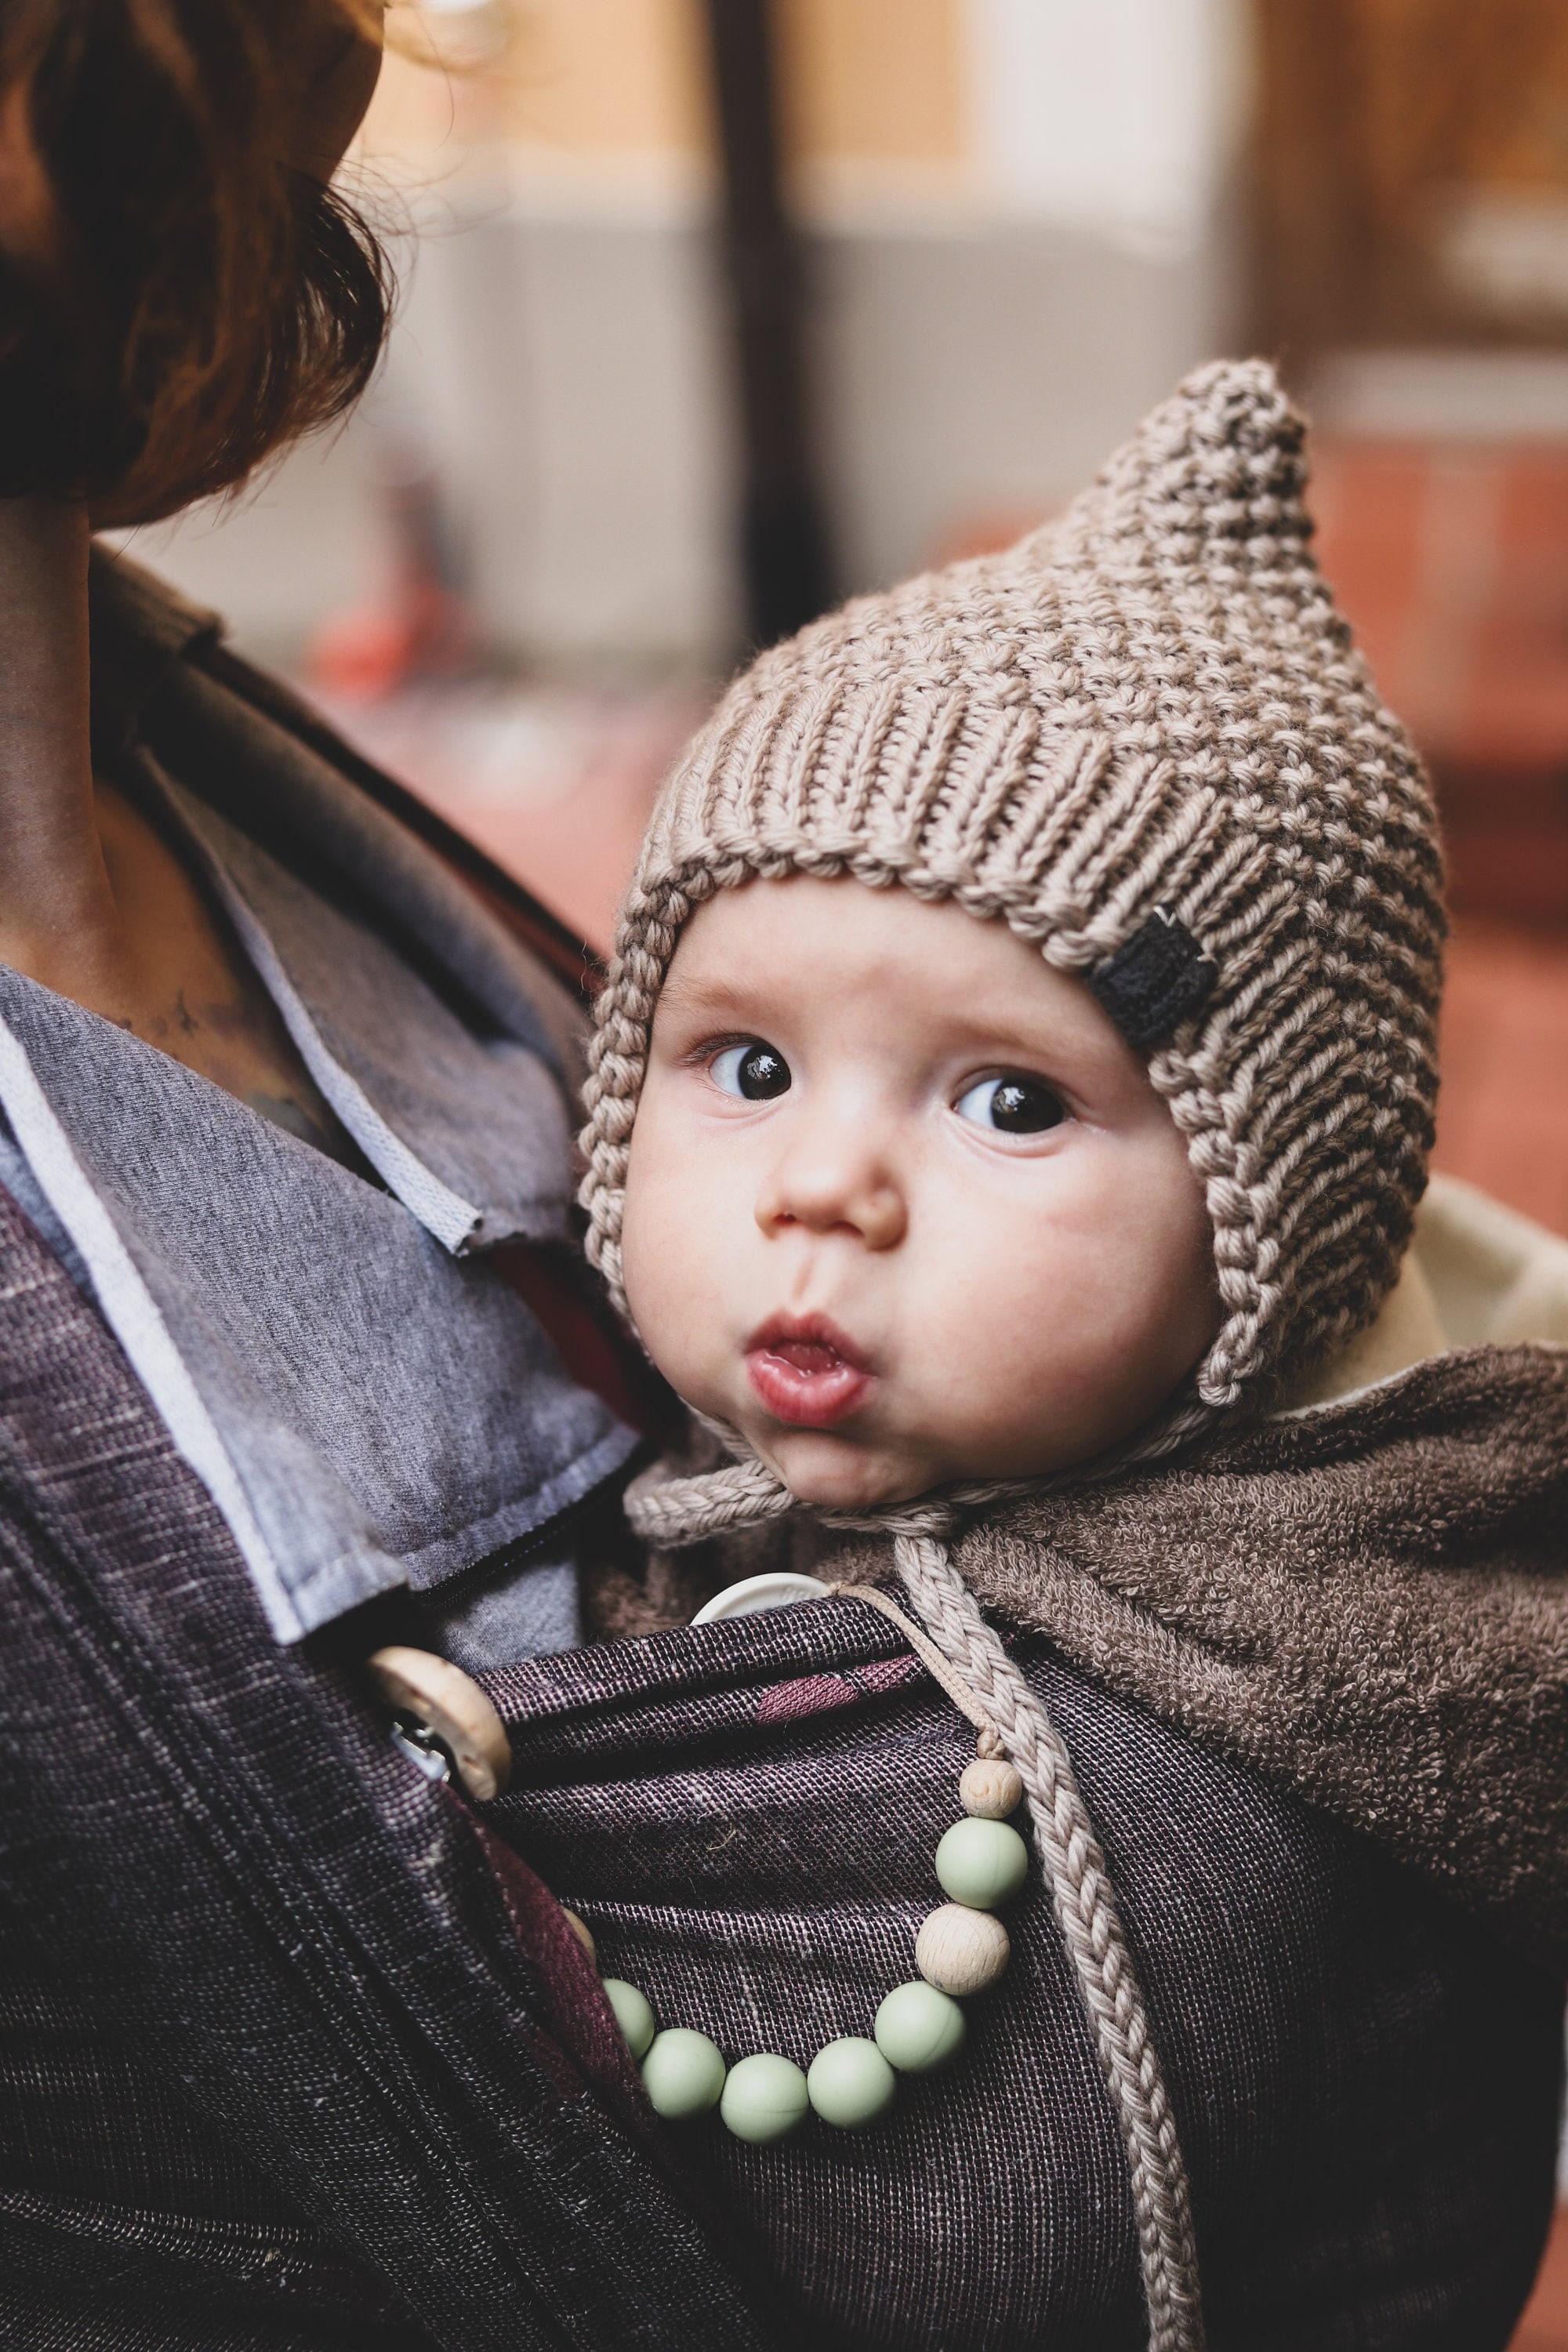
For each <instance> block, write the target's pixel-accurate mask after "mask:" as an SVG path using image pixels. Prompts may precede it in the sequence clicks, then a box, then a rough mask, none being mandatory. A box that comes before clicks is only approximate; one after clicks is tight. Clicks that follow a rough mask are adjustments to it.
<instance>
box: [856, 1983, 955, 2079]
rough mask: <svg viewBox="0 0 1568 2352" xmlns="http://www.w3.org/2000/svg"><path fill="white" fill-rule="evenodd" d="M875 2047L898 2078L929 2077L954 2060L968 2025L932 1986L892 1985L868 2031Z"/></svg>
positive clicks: (947, 1995) (952, 2003)
mask: <svg viewBox="0 0 1568 2352" xmlns="http://www.w3.org/2000/svg"><path fill="white" fill-rule="evenodd" d="M871 2030H872V2032H874V2033H875V2035H876V2037H877V2047H878V2049H879V2051H880V2052H881V2053H882V2055H883V2057H884V2058H885V2059H886V2060H887V2061H888V2063H889V2065H891V2066H896V2067H897V2068H898V2070H899V2072H900V2074H931V2072H932V2071H933V2069H934V2068H936V2067H938V2066H945V2065H946V2063H947V2062H948V2060H949V2059H950V2058H956V2057H957V2055H958V2053H959V2052H960V2051H961V2050H962V2049H963V2037H964V2035H965V2034H966V2033H967V2032H968V2031H969V2021H968V2019H967V2018H966V2017H965V2016H964V2014H963V2010H961V2009H960V2007H959V2005H958V2003H957V2002H956V2001H955V2000H953V1998H952V1994H951V1993H947V1992H938V1990H937V1989H936V1987H935V1985H929V1984H922V1983H921V1980H920V1979H919V1978H918V1977H917V1978H916V1979H915V1980H914V1982H913V1983H912V1984H901V1985H895V1986H894V1987H893V1990H892V1991H891V1992H890V1993H889V1995H888V1998H887V2000H885V2001H884V2002H883V2003H882V2006H881V2008H880V2009H879V2011H877V2022H876V2024H875V2025H874V2026H873V2027H872V2029H871Z"/></svg>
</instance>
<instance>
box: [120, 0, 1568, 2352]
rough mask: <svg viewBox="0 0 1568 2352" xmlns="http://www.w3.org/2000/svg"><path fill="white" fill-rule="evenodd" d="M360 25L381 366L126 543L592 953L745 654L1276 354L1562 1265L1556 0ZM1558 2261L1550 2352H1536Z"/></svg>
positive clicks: (1473, 1085)
mask: <svg viewBox="0 0 1568 2352" xmlns="http://www.w3.org/2000/svg"><path fill="white" fill-rule="evenodd" d="M391 21H392V23H393V25H394V26H395V40H396V43H397V46H398V48H399V50H400V52H401V53H400V54H395V55H394V56H392V57H391V58H389V60H388V64H387V67H386V70H385V74H384V80H383V84H382V88H381V91H380V93H379V96H378V98H377V100H376V104H375V107H374V112H373V114H372V117H371V119H370V121H369V123H368V125H367V129H366V132H365V135H364V137H363V142H362V146H361V150H360V151H359V152H358V155H357V159H356V161H355V162H354V164H353V174H352V177H353V185H354V190H355V193H356V194H358V196H359V198H360V200H361V202H362V203H363V205H364V207H365V209H366V210H367V212H368V213H369V215H371V217H372V218H373V220H374V222H375V223H376V224H377V226H379V227H380V228H381V229H382V230H383V231H384V233H385V234H386V235H387V236H389V238H390V241H391V243H392V246H393V249H394V252H395V259H396V264H397V268H398V271H399V275H400V278H401V280H402V283H403V289H404V292H403V301H402V308H401V314H400V320H399V323H398V326H397V329H396V331H395V336H394V339H393V342H392V347H391V350H390V352H389V355H388V359H387V362H386V365H385V368H384V372H383V374H382V376H381V378H380V380H379V382H378V383H377V385H376V387H375V389H374V392H373V394H371V396H370V398H369V399H368V400H367V401H366V403H365V404H364V405H363V409H362V410H361V412H360V413H359V415H357V416H356V417H355V418H354V419H353V422H352V423H351V424H350V425H348V426H347V427H346V428H344V429H343V430H342V431H340V432H339V433H337V434H335V435H333V436H328V437H326V438H324V439H322V440H320V441H318V442H316V443H315V444H313V445H311V446H308V447H306V448H304V449H301V450H299V451H297V452H295V453H294V454H293V455H291V456H290V457H289V458H288V459H287V460H286V462H285V463H284V464H283V465H282V466H281V467H279V468H278V469H277V470H276V471H275V472H274V473H273V474H272V475H271V476H270V477H269V478H268V479H267V480H266V482H265V483H264V484H263V485H262V486H261V487H260V488H258V490H256V491H254V492H253V493H252V494H250V495H249V496H247V498H246V499H244V500H242V501H241V502H239V503H238V504H237V505H231V506H229V507H226V508H224V509H219V510H217V511H213V512H206V511H198V512H197V513H196V514H195V515H194V516H190V517H186V518H184V519H183V520H181V521H180V522H179V523H178V524H177V525H174V526H163V527H161V528H159V529H158V530H147V531H142V532H139V533H136V534H133V535H132V541H131V544H132V551H133V552H134V553H135V554H136V555H138V556H139V557H140V558H141V559H142V560H143V561H144V562H150V563H153V564H154V565H155V566H157V567H158V568H159V569H161V570H162V571H163V572H165V573H166V574H167V575H168V576H170V577H171V578H173V579H174V581H175V582H177V583H179V584H180V585H182V586H183V587H184V588H185V589H186V590H187V591H188V592H189V593H193V594H194V595H195V596H196V597H198V598H201V599H205V600H207V601H210V602H211V603H213V604H216V605H218V606H219V607H220V608H221V609H222V610H223V611H224V612H225V613H226V614H227V615H228V617H229V619H230V621H231V623H232V625H233V628H234V632H235V635H236V637H237V642H238V643H239V645H240V646H241V647H242V648H243V649H245V650H246V651H247V652H249V653H251V654H252V655H255V656H258V657H260V658H262V659H264V660H268V661H270V662H274V663H277V664H279V665H280V666H281V667H284V668H286V669H287V670H289V672H291V673H292V674H293V675H294V676H295V677H297V678H298V679H299V680H300V683H302V684H303V685H304V687H305V688H306V690H307V691H308V692H309V693H310V694H311V695H312V696H313V697H314V698H316V699H317V700H318V701H319V702H321V704H323V705H324V706H325V707H326V709H327V710H328V711H329V714H330V715H331V718H332V719H333V720H334V721H335V723H336V724H337V725H338V726H339V727H340V728H341V729H342V730H343V731H344V732H345V733H346V734H348V735H349V736H350V737H352V738H353V740H355V741H356V742H358V743H359V744H360V745H362V746H363V748H364V749H366V750H367V751H369V752H370V753H371V754H372V755H373V756H374V757H375V758H377V759H379V760H380V761H382V762H383V764H384V765H385V766H388V767H390V768H391V769H392V770H393V771H394V772H396V773H398V774H399V775H400V776H402V777H403V779H404V780H405V782H409V783H411V784H412V785H413V786H414V787H415V788H416V790H418V791H419V792H421V793H424V794H425V795H426V796H427V797H428V798H429V799H430V800H431V801H433V802H434V803H437V805H438V806H439V807H440V808H441V809H442V810H443V812H444V813H445V814H447V816H448V817H450V818H451V819H452V820H453V821H454V822H455V823H457V824H458V825H460V826H462V827H464V828H465V829H466V830H467V831H468V832H469V833H470V834H472V835H475V836H476V837H477V838H478V839H479V841H481V842H482V843H483V844H484V845H486V846H487V847H488V848H489V849H490V850H491V851H492V853H493V854H494V855H495V856H498V857H499V858H500V859H501V860H502V861H503V862H504V863H505V864H507V865H508V866H510V867H512V868H513V870H514V871H516V872H517V873H518V874H519V875H520V876H521V877H522V878H523V879H524V880H525V881H526V882H528V883H529V884H530V885H531V887H533V888H534V889H535V890H536V891H537V892H538V893H539V894H540V895H541V896H542V898H545V899H547V900H548V901H550V902H551V903H552V905H553V906H554V907H555V908H557V910H558V911H559V912H561V913H562V914H563V916H565V918H566V919H568V921H570V922H571V923H572V924H574V926H575V927H576V928H578V929H580V930H581V931H582V933H583V934H584V937H585V938H587V939H589V940H592V941H594V942H595V944H597V945H603V944H604V943H605V940H607V937H608V933H609V929H610V926H611V923H612V920H613V915H614V908H615V904H616V897H617V894H618V892H619V890H620V888H621V887H622V886H623V884H624V881H625V878H626V871H627V868H628V866H629V863H630V860H631V857H632V855H633V851H634V849H635V845H636V841H637V834H638V831H639V828H640V825H641V822H642V819H643V816H644V814H645V812H646V809H647V803H648V800H649V798H650V796H651V794H652V792H653V790H654V788H655V786H656V785H657V782H658V778H659V776H660V774H661V772H663V770H664V769H665V767H666V765H667V764H668V761H669V759H670V758H671V756H672V755H673V753H674V751H676V749H677V748H678V746H679V743H680V741H681V740H682V739H683V737H684V736H685V735H686V733H687V732H688V731H689V729H690V728H691V727H692V726H693V725H694V724H695V723H696V721H697V720H698V719H700V716H701V714H702V712H703V710H704V709H705V708H706V706H707V704H708V702H709V701H710V699H711V698H712V695H713V693H714V691H715V689H716V687H717V686H718V684H719V683H721V680H722V678H723V677H724V676H725V675H726V674H727V672H728V671H729V670H731V668H732V667H734V665H735V664H736V663H737V662H738V661H739V660H740V659H742V657H743V656H744V655H745V653H746V651H747V650H748V648H749V647H750V646H754V645H756V644H758V643H760V642H763V641H765V640H767V639H768V638H770V637H771V636H773V635H778V634H779V633H780V632H781V631H783V630H784V629H786V628H789V627H791V626H794V625H796V624H797V623H799V622H801V621H803V620H805V619H806V618H808V617H810V615H811V614H812V613H813V612H815V611H816V610H819V609H820V608H821V607H822V606H823V604H826V603H827V602H828V601H830V600H831V599H833V598H835V597H837V596H838V595H840V594H843V593H848V592H850V591H853V590H856V589H858V588H863V587H868V586H872V585H876V584H879V583H886V582H889V581H891V580H893V579H895V578H897V577H898V576H899V575H900V574H901V573H905V572H910V571H911V570H914V569H916V568H918V567H919V566H921V565H922V564H925V563H928V562H932V561H936V560H940V559H942V558H943V557H945V556H951V555H953V554H957V553H961V552H970V551H978V550H980V549H983V548H985V547H988V546H993V545H1000V544H1004V543H1005V541H1007V540H1008V539H1010V538H1011V537H1013V536H1014V535H1016V533H1017V532H1018V531H1019V530H1023V529H1025V528H1026V527H1027V526H1028V525H1029V524H1031V523H1032V522H1034V521H1036V520H1038V519H1039V518H1041V517H1042V516H1045V515H1047V514H1048V513H1049V512H1050V511H1051V510H1052V509H1054V508H1055V507H1057V506H1058V505H1059V504H1060V503H1061V501H1062V500H1064V499H1066V498H1067V497H1068V496H1069V495H1070V494H1071V493H1072V491H1073V490H1074V489H1075V488H1078V487H1079V484H1081V483H1082V482H1083V481H1084V480H1085V478H1087V477H1088V476H1089V473H1091V472H1092V470H1093V469H1094V467H1096V466H1097V465H1098V463H1099V462H1100V459H1101V457H1104V455H1105V454H1106V453H1107V452H1108V451H1109V449H1110V447H1111V446H1112V445H1113V444H1114V443H1115V442H1116V441H1117V440H1118V439H1119V438H1120V437H1121V436H1122V435H1123V434H1124V433H1125V432H1126V431H1127V430H1128V429H1129V428H1130V427H1131V425H1133V424H1134V423H1135V422H1136V421H1137V419H1138V417H1139V416H1140V415H1142V412H1143V411H1144V409H1145V408H1147V407H1148V406H1149V405H1150V404H1151V403H1152V402H1153V401H1154V400H1156V399H1158V398H1159V397H1160V396H1161V395H1162V394H1163V393H1165V392H1166V391H1167V390H1169V389H1170V387H1171V386H1172V385H1173V383H1174V382H1175V381H1176V379H1177V378H1178V377H1179V376H1180V375H1181V374H1182V373H1183V372H1184V370H1185V369H1187V368H1188V367H1189V366H1191V365H1192V364H1194V362H1197V361H1199V360H1201V359H1204V358H1205V357H1207V356H1209V355H1211V354H1213V353H1215V352H1240V351H1247V350H1262V351H1266V352H1270V353H1271V354H1274V355H1275V356H1277V357H1278V358H1279V361H1280V362H1281V364H1282V365H1283V367H1284V369H1285V372H1286V374H1287V377H1288V380H1289V383H1290V384H1291V386H1292V388H1293V389H1294V391H1295V392H1296V393H1297V394H1298V395H1299V397H1300V399H1301V401H1302V402H1303V404H1305V405H1306V407H1307V408H1308V410H1309V412H1310V415H1311V416H1312V418H1313V420H1314V422H1315V425H1316V441H1315V468H1316V481H1315V488H1314V494H1313V495H1314V500H1315V510H1316V513H1317V517H1318V520H1319V523H1320V528H1321V539H1320V551H1321V560H1322V562H1323V566H1324V569H1325V570H1326V572H1328V575H1329V577H1330V579H1331V581H1332V582H1333V583H1334V584H1335V586H1336V588H1337V590H1338V593H1339V594H1340V597H1341V600H1342V604H1343V605H1344V607H1345V609H1346V611H1347V612H1348V614H1349V615H1350V617H1351V619H1352V622H1353V623H1354V625H1355V627H1356V629H1357V632H1358V635H1360V638H1361V640H1362V642H1363V646H1364V647H1365V649H1366V651H1367V652H1368V654H1369V656H1370V657H1371V659H1372V662H1373V667H1374V669H1375V671H1376V673H1377V675H1378V677H1379V680H1380V683H1381V684H1382V686H1383V688H1384V692H1385V694H1386V695H1387V697H1388V698H1389V699H1390V700H1391V701H1392V702H1393V703H1394V706H1395V707H1396V708H1397V709H1399V710H1400V711H1401V712H1402V713H1403V715H1404V716H1405V718H1406V719H1407V720H1408V721H1409V722H1410V724H1411V725H1412V727H1413V729H1414V730H1415V734H1416V736H1417V737H1418V739H1419V740H1420V742H1421V745H1422V747H1423V749H1424V751H1425V752H1426V756H1427V758H1428V760H1429V761H1430V763H1431V767H1432V771H1433V774H1434V776H1435V779H1436V787H1437V792H1438V795H1439V801H1440V804H1441V808H1442V813H1443V817H1444V822H1445V826H1446V831H1447V840H1448V845H1449V851H1450V856H1451V860H1452V876H1453V902H1454V907H1455V909H1456V915H1457V922H1456V935H1455V940H1454V949H1453V958H1452V965H1451V977H1450V983H1449V993H1448V1006H1447V1017H1446V1034H1445V1090H1444V1099H1443V1107H1442V1115H1441V1136H1440V1148H1439V1159H1440V1160H1441V1162H1442V1164H1444V1165H1445V1166H1447V1167H1448V1168H1449V1169H1451V1170H1453V1171H1455V1172H1457V1173H1458V1174H1461V1175H1463V1176H1466V1177H1468V1178H1469V1179H1470V1180H1471V1181H1474V1182H1477V1183H1479V1184H1481V1185H1482V1186H1484V1187H1485V1188H1486V1189H1487V1190H1489V1191H1490V1192H1494V1193H1496V1194H1498V1195H1499V1196H1500V1197H1502V1198H1503V1199H1505V1200H1508V1201H1510V1202H1512V1203H1513V1204H1514V1205H1515V1206H1517V1207H1518V1208H1520V1209H1522V1210H1524V1211H1525V1212H1527V1213H1529V1214H1531V1215H1532V1216H1534V1217H1536V1218H1538V1219H1540V1220H1541V1221H1542V1223H1546V1224H1549V1225H1551V1226H1552V1227H1554V1228H1555V1229H1556V1230H1557V1231H1559V1232H1564V1233H1568V7H1565V6H1564V5H1563V0H1487V5H1486V6H1485V7H1478V6H1477V5H1475V0H1093V5H1091V6H1085V5H1082V0H442V5H437V0H426V5H425V7H424V8H423V9H422V10H419V11H415V10H413V9H411V8H408V7H395V8H394V10H393V12H392V19H391ZM432 48H434V49H435V50H436V51H437V52H438V53H439V56H438V58H437V62H436V63H435V64H432V63H431V61H430V58H429V56H428V52H429V51H430V50H431V49H432ZM422 53H423V54H422ZM1560 2234H1561V2233H1560ZM1553 2260H1554V2262H1555V2263H1556V2269H1555V2271H1553V2269H1552V2264H1550V2263H1549V2267H1548V2275H1547V2278H1546V2280H1545V2281H1544V2283H1543V2286H1542V2294H1541V2295H1540V2296H1539V2297H1538V2299H1537V2304H1536V2305H1535V2306H1534V2307H1533V2308H1532V2311H1531V2315H1530V2317H1529V2319H1528V2320H1527V2322H1526V2325H1525V2329H1524V2332H1523V2334H1522V2335H1521V2337H1520V2338H1519V2345H1520V2347H1529V2352H1548V2347H1553V2348H1554V2352H1563V2347H1568V2239H1564V2240H1561V2242H1560V2244H1559V2247H1558V2249H1557V2252H1556V2253H1555V2255H1554V2257H1553ZM1554 2282H1555V2283H1554Z"/></svg>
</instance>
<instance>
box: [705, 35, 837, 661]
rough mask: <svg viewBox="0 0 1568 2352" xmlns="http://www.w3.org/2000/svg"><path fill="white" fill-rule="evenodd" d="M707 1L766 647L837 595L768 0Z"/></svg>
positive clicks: (747, 523)
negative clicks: (817, 458)
mask: <svg viewBox="0 0 1568 2352" xmlns="http://www.w3.org/2000/svg"><path fill="white" fill-rule="evenodd" d="M707 9H708V27H709V51H710V58H711V60H712V74H713V93H714V110H715V113H716V115H717V118H718V130H719V156H720V163H721V174H722V190H723V247H724V261H725V284H726V289H727V291H728V296H729V310H730V319H731V340H732V343H733V348H734V353H735V362H736V376H737V392H738V396H739V408H740V420H741V447H742V469H743V478H742V513H741V553H742V566H743V570H744V576H745V587H746V616H747V622H748V625H749V628H750V632H751V635H752V642H753V643H754V644H755V645H757V646H766V645H772V644H773V642H774V641H775V640H776V639H777V638H779V637H783V636H787V635H790V633H791V632H792V631H793V630H795V629H798V628H800V627H802V626H803V625H805V622H807V621H810V620H814V619H815V618H816V614H818V613H820V612H823V611H824V610H825V609H826V606H827V605H828V604H830V603H831V602H832V601H833V583H832V573H831V567H830V564H829V561H828V553H827V533H826V527H825V523H824V518H823V511H822V504H821V499H820V495H819V492H818V488H817V481H816V467H815V464H814V462H813V448H812V435H811V415H810V400H809V394H808V390H807V380H806V379H807V368H806V348H805V346H806V335H805V278H804V273H803V270H802V266H801V255H800V248H799V245H798V241H797V239H796V237H795V232H794V230H793V229H792V227H791V226H790V222H789V218H788V215H787V214H786V212H785V210H784V194H783V186H782V178H781V173H780V163H779V132H778V103H777V91H776V81H775V76H774V69H773V26H772V21H771V20H772V0H707Z"/></svg>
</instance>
